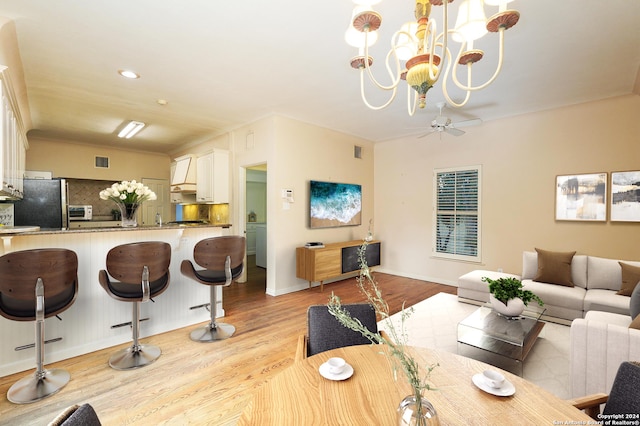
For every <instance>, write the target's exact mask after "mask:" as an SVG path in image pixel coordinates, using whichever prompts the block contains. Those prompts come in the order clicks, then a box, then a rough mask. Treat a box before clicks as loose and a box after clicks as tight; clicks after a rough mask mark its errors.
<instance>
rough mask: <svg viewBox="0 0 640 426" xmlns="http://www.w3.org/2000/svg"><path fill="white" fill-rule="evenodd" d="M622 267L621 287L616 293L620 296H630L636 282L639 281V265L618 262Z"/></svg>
mask: <svg viewBox="0 0 640 426" xmlns="http://www.w3.org/2000/svg"><path fill="white" fill-rule="evenodd" d="M618 263H619V264H620V266H621V267H622V287H620V290H619V291H618V292H617V293H616V294H620V295H622V296H631V293H633V289H634V288H636V284H638V281H640V266H633V265H629V264H628V263H623V262H618Z"/></svg>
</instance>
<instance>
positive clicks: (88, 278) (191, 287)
mask: <svg viewBox="0 0 640 426" xmlns="http://www.w3.org/2000/svg"><path fill="white" fill-rule="evenodd" d="M229 227H230V225H198V226H180V225H163V226H139V227H136V228H95V229H93V228H89V229H88V228H84V229H72V230H40V231H37V232H26V233H20V234H13V235H2V236H0V238H2V240H3V242H4V243H5V244H4V249H5V252H10V251H18V250H28V249H34V248H43V247H61V248H67V249H69V250H73V251H75V252H76V254H77V256H78V295H77V297H76V300H75V302H74V304H73V305H72V306H71V307H70V308H69V309H68V310H66V311H65V312H63V313H61V314H60V318H61V319H62V321H60V320H58V319H57V318H56V317H55V316H54V317H51V318H47V319H46V320H45V333H46V335H45V340H52V339H57V338H62V340H61V341H54V342H52V343H49V344H47V345H46V349H45V365H47V364H50V363H52V362H55V361H59V360H62V359H67V358H71V357H74V356H77V355H82V354H86V353H89V352H93V351H96V350H99V349H103V348H107V347H112V346H115V345H120V344H123V343H130V342H131V328H130V327H129V325H128V324H126V323H128V322H130V321H131V304H130V303H126V302H119V301H117V300H114V299H112V298H111V297H109V295H108V294H107V293H106V292H105V291H104V289H103V288H102V287H101V286H100V284H99V283H98V272H99V271H100V270H101V269H106V256H107V252H108V251H109V250H110V249H112V248H113V247H115V246H117V245H120V244H126V243H132V242H139V241H165V242H167V243H169V244H170V245H171V248H172V251H171V264H170V267H169V268H170V274H171V278H170V284H169V287H168V288H167V290H166V291H165V292H164V293H162V294H161V295H159V296H158V297H156V298H154V302H155V303H143V304H142V305H141V314H140V318H148V320H147V321H142V322H141V323H140V337H141V339H142V342H144V341H145V337H147V336H151V335H154V334H159V333H164V332H166V331H170V330H175V329H178V328H183V327H187V326H190V325H194V326H195V324H199V323H203V322H206V321H208V319H209V313H208V311H207V310H206V309H204V308H199V309H191V308H193V307H195V306H200V305H204V304H207V303H209V300H210V298H209V296H210V295H209V287H208V286H204V285H201V284H198V283H196V282H194V281H192V280H190V279H188V278H186V277H184V276H183V275H182V274H181V273H180V263H181V262H182V260H183V259H189V260H191V261H193V247H194V246H195V244H196V243H197V242H198V241H200V240H202V239H204V238H209V237H217V236H222V235H230V234H231V232H230V230H229ZM45 286H46V283H45ZM217 290H218V307H217V309H218V314H219V315H220V316H224V310H223V309H222V289H221V288H220V287H218V288H217ZM122 324H126V325H125V326H122ZM119 325H120V326H119ZM33 329H34V324H33V322H30V321H25V322H22V321H10V320H8V319H6V318H4V317H0V336H2V345H0V377H1V376H5V375H8V374H12V373H17V372H20V371H25V370H30V369H33V368H35V353H34V349H33V348H28V349H25V350H15V348H17V347H22V346H25V345H30V344H33V343H34V331H33ZM188 340H189V333H188V331H185V341H188ZM106 362H108V360H107V359H105V363H106Z"/></svg>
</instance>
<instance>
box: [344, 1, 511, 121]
mask: <svg viewBox="0 0 640 426" xmlns="http://www.w3.org/2000/svg"><path fill="white" fill-rule="evenodd" d="M379 1H380V0H354V3H356V6H355V8H354V10H353V14H352V21H351V25H349V29H348V30H347V32H346V35H345V39H346V41H347V43H348V44H349V45H351V46H354V47H357V48H358V56H355V57H354V58H352V59H351V67H352V68H354V69H357V70H359V71H360V92H361V95H362V100H363V102H364V103H365V105H367V107H369V108H371V109H373V110H380V109H383V108H386V107H387V106H389V105H390V104H391V102H393V100H394V99H395V96H396V93H397V90H398V86H399V84H400V82H401V81H406V82H407V110H408V112H409V115H413V114H414V113H415V111H416V105H418V106H419V107H420V108H424V107H425V105H426V95H427V92H428V91H429V89H431V88H432V87H433V85H434V84H435V83H436V82H437V81H438V80H440V79H441V80H442V92H443V94H444V97H445V99H446V101H447V103H448V104H450V105H451V106H454V107H461V106H463V105H465V104H466V103H467V102H468V101H469V98H470V96H471V92H473V91H477V90H481V89H484V88H485V87H487V86H488V85H490V84H491V83H493V81H494V80H495V79H496V77H497V76H498V74H500V70H501V69H502V62H503V56H504V32H505V30H507V29H509V28H511V27H512V26H514V25H515V24H516V23H517V22H518V19H520V13H519V12H518V11H516V10H508V9H507V7H506V5H507V3H509V2H510V1H511V0H463V1H462V2H460V6H459V8H458V16H457V20H456V24H455V27H454V28H453V29H449V27H448V18H449V15H448V14H449V5H448V3H452V2H453V1H454V0H448V1H447V0H415V12H414V14H415V18H416V21H415V22H409V23H406V24H404V25H403V26H402V27H401V28H400V29H399V30H398V31H396V32H395V33H394V34H393V36H392V38H391V50H389V52H388V53H387V56H386V61H385V62H386V63H385V65H386V69H387V72H388V74H389V76H390V80H391V83H390V84H388V85H385V84H381V83H380V82H379V81H378V80H376V78H375V77H374V76H373V72H372V70H371V68H372V65H373V58H372V57H371V56H369V48H370V47H371V46H372V45H373V44H374V43H375V42H376V41H377V39H378V33H377V30H378V28H380V25H381V23H382V16H381V15H380V14H379V13H378V12H376V11H374V10H373V9H372V5H373V4H376V3H378V2H379ZM485 5H488V6H493V7H495V6H497V7H498V10H497V12H496V13H495V14H494V15H492V16H491V17H490V18H489V19H487V18H486V15H485V10H484V9H485ZM434 6H441V7H442V24H441V25H442V31H441V32H440V33H438V30H437V24H436V21H435V20H434V19H432V18H430V15H431V9H432V7H434ZM487 33H498V47H499V49H498V51H499V56H498V62H497V66H496V69H495V71H494V73H493V75H492V76H491V77H490V78H489V79H488V80H487V81H485V82H483V83H482V84H478V85H476V86H473V84H472V70H473V64H474V63H476V62H478V61H480V60H481V59H482V58H483V57H484V52H483V51H482V50H480V49H474V46H473V43H474V41H475V40H478V39H480V38H481V37H483V36H485V35H486V34H487ZM453 42H455V43H456V44H459V50H458V53H457V55H456V56H455V59H453V60H452V55H451V51H450V47H455V46H454V43H453ZM403 64H404V66H403ZM460 68H466V79H465V78H464V70H462V72H461V73H462V75H463V78H462V79H459V78H458V73H460ZM443 69H444V75H442V73H443ZM365 74H366V75H367V76H368V77H369V80H370V81H371V82H372V83H373V85H374V86H376V87H378V88H379V89H382V90H384V91H387V92H390V97H389V99H388V100H387V101H386V102H385V103H384V104H382V105H379V106H374V105H372V104H371V103H369V101H367V98H366V96H365ZM441 77H442V78H441ZM449 80H451V81H452V82H453V84H454V85H455V87H456V88H457V89H459V90H461V91H462V92H463V93H464V94H465V95H464V99H463V100H462V101H461V102H455V101H454V100H453V99H452V98H451V97H450V96H449V91H448V86H447V83H448V81H449ZM461 80H463V81H462V82H461ZM412 89H413V96H412Z"/></svg>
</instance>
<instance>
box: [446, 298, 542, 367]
mask: <svg viewBox="0 0 640 426" xmlns="http://www.w3.org/2000/svg"><path fill="white" fill-rule="evenodd" d="M534 305H535V306H534ZM544 312H545V309H544V308H542V307H540V306H538V305H537V304H534V303H531V304H529V306H527V308H526V309H525V311H524V312H523V313H522V315H520V316H519V317H516V318H513V319H512V318H507V317H504V316H502V315H500V314H498V313H496V312H495V311H494V310H493V309H492V308H491V307H490V305H485V306H482V307H480V308H478V309H477V310H476V311H474V312H473V313H472V314H471V315H469V316H468V317H466V318H465V319H463V320H462V321H460V322H459V323H458V343H459V344H462V345H467V346H469V347H472V348H476V349H481V350H483V351H488V352H490V353H493V354H496V355H499V356H501V357H506V358H508V359H511V360H513V361H516V362H522V361H524V359H525V358H526V356H527V354H528V353H529V351H530V350H531V348H532V347H533V344H534V343H535V341H536V339H537V337H538V335H539V334H540V331H541V330H542V328H543V327H544V322H542V321H540V317H541V316H542V314H544ZM472 357H473V356H472Z"/></svg>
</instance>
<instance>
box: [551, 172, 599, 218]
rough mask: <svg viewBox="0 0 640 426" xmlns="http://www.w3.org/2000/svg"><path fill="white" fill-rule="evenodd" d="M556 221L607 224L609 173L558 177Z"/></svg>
mask: <svg viewBox="0 0 640 426" xmlns="http://www.w3.org/2000/svg"><path fill="white" fill-rule="evenodd" d="M555 212H556V213H555V218H556V220H571V221H590V222H605V221H606V220H607V173H606V172H603V173H589V174H575V175H559V176H556V201H555Z"/></svg>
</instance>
